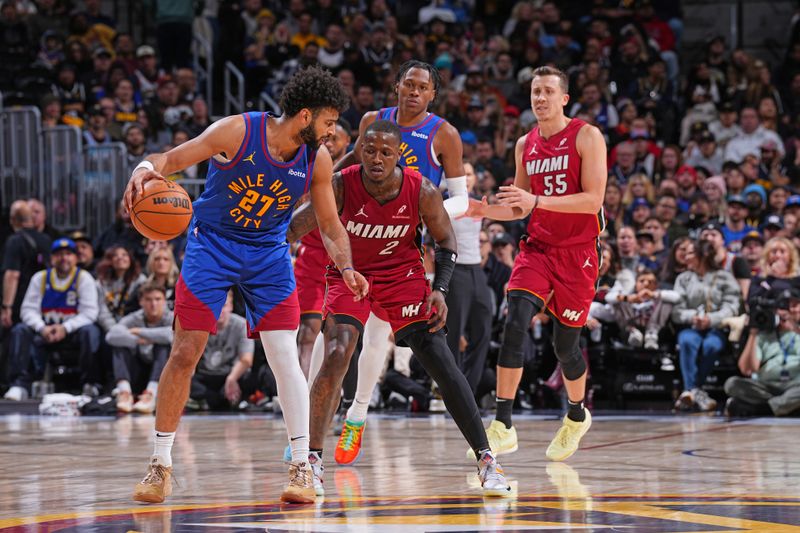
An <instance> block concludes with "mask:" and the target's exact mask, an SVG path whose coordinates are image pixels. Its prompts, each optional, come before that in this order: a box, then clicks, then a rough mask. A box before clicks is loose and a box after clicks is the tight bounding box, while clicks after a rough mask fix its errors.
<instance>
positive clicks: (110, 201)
mask: <svg viewBox="0 0 800 533" xmlns="http://www.w3.org/2000/svg"><path fill="white" fill-rule="evenodd" d="M126 154H127V149H126V148H125V145H124V144H123V143H110V144H102V145H96V146H84V147H83V169H84V173H83V203H84V208H85V212H86V213H87V214H88V216H87V217H86V220H85V226H84V227H85V229H86V232H87V233H88V234H89V235H91V236H93V237H95V236H97V235H100V234H101V233H102V232H103V231H105V230H106V229H108V227H109V226H111V225H112V224H113V223H114V218H115V216H116V211H117V206H118V205H119V201H120V200H121V199H122V193H123V192H124V191H125V187H126V186H127V184H128V178H129V177H130V169H129V168H128V161H127V157H126Z"/></svg>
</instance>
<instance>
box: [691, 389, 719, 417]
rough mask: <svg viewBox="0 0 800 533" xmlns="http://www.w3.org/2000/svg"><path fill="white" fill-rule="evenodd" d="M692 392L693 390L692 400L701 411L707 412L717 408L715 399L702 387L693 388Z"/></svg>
mask: <svg viewBox="0 0 800 533" xmlns="http://www.w3.org/2000/svg"><path fill="white" fill-rule="evenodd" d="M692 392H694V401H695V402H696V403H697V407H698V408H699V409H700V410H701V411H704V412H709V411H713V410H715V409H716V408H717V401H716V400H715V399H714V398H712V397H711V396H709V395H708V393H707V392H706V391H704V390H703V389H694V391H692Z"/></svg>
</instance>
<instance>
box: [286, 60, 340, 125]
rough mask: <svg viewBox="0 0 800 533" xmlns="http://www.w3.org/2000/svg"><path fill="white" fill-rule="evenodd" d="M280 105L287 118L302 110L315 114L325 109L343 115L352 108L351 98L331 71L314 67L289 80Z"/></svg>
mask: <svg viewBox="0 0 800 533" xmlns="http://www.w3.org/2000/svg"><path fill="white" fill-rule="evenodd" d="M279 104H280V106H281V109H282V110H283V112H284V113H285V114H286V116H287V117H293V116H295V115H296V114H297V113H299V112H300V110H301V109H310V110H311V112H312V113H314V114H316V113H317V112H318V111H319V110H321V109H325V108H330V109H335V110H337V111H338V112H339V113H343V112H344V111H345V110H346V109H347V108H348V107H350V97H349V96H347V93H346V92H345V90H344V88H343V87H342V85H341V83H339V80H337V79H336V78H334V77H333V75H332V74H331V73H330V71H328V70H325V69H323V68H320V67H313V66H312V67H307V68H304V69H302V70H299V71H297V72H296V73H295V75H294V76H292V77H291V78H290V79H289V82H288V83H287V84H286V86H285V87H284V88H283V92H282V93H281V98H280V102H279Z"/></svg>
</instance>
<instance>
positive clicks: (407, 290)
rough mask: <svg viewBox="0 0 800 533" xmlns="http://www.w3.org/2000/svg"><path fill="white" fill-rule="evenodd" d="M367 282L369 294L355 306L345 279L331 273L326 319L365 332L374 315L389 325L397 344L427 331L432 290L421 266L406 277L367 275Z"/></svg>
mask: <svg viewBox="0 0 800 533" xmlns="http://www.w3.org/2000/svg"><path fill="white" fill-rule="evenodd" d="M366 278H367V281H369V293H368V294H367V296H366V297H365V298H363V299H362V300H359V301H357V302H355V301H353V293H352V292H350V289H348V288H347V285H345V283H344V280H342V276H341V275H340V274H339V273H338V272H335V271H329V272H328V277H327V279H328V290H327V292H326V293H325V307H324V313H323V314H324V316H325V317H327V316H328V315H333V316H334V318H335V319H336V321H337V322H344V323H350V324H352V325H354V326H356V327H358V328H359V329H361V330H363V328H364V324H366V323H367V319H368V318H369V313H370V311H372V312H373V313H375V315H376V316H377V317H378V318H380V319H382V320H385V321H387V322H389V324H390V325H391V326H392V331H393V332H394V334H395V339H396V341H397V342H399V341H400V339H401V338H402V337H404V336H406V335H408V334H409V333H413V332H414V331H419V330H420V329H427V328H428V319H429V318H430V316H431V313H428V312H427V304H426V300H427V298H428V295H430V293H431V288H430V284H429V283H428V280H427V279H426V278H425V269H424V268H423V266H422V265H421V264H419V265H415V266H414V268H413V269H411V270H410V271H408V274H407V275H399V276H394V277H380V278H376V277H374V276H371V275H367V276H366Z"/></svg>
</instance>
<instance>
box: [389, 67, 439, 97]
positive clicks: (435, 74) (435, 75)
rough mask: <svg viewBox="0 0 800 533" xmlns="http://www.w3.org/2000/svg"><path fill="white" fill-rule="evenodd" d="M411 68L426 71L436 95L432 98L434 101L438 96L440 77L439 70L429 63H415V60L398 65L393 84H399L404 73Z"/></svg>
mask: <svg viewBox="0 0 800 533" xmlns="http://www.w3.org/2000/svg"><path fill="white" fill-rule="evenodd" d="M412 68H421V69H422V70H427V71H428V74H430V77H431V82H432V83H433V92H434V93H436V96H434V97H433V99H434V101H435V100H436V97H437V96H439V88H440V87H441V86H442V76H441V75H440V74H439V70H438V69H437V68H436V67H434V66H433V65H431V64H430V63H425V62H424V61H417V60H416V59H411V60H409V61H406V62H405V63H403V64H402V65H400V70H398V71H397V76H396V77H395V80H394V81H395V83H400V82H401V81H402V79H403V78H404V77H405V75H406V73H407V72H408V71H409V70H411V69H412Z"/></svg>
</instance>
